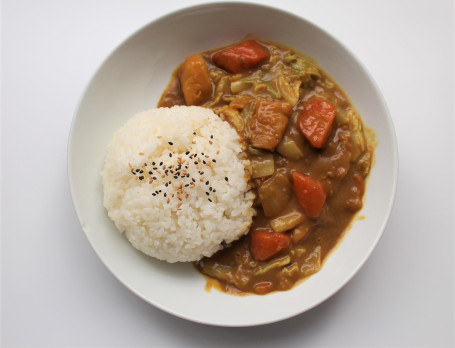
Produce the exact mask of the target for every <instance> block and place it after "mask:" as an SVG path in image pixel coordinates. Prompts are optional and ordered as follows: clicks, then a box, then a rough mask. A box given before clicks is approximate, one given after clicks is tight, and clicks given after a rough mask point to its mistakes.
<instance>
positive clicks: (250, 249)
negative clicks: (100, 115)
mask: <svg viewBox="0 0 455 348" xmlns="http://www.w3.org/2000/svg"><path fill="white" fill-rule="evenodd" d="M173 105H200V106H204V107H208V108H211V109H212V110H213V111H214V112H215V113H216V114H218V115H219V116H220V117H222V118H223V119H225V120H226V121H228V122H229V123H230V124H231V125H232V126H233V127H234V128H235V129H236V130H237V132H238V133H239V135H240V136H241V139H242V142H243V144H244V147H245V150H246V152H247V154H248V156H249V158H250V160H251V163H252V174H251V180H250V182H251V186H252V189H253V190H254V191H255V193H256V200H255V207H256V210H257V216H256V217H255V218H254V221H253V224H252V226H251V228H250V232H249V233H248V235H246V236H244V237H242V238H241V239H240V240H238V241H236V242H234V243H232V244H230V245H226V247H225V248H224V249H223V250H221V251H219V252H218V253H217V254H215V255H214V256H212V257H210V258H204V259H202V260H200V261H198V262H196V263H195V266H196V267H197V269H198V270H200V272H202V273H203V274H204V275H207V276H209V277H210V278H214V279H216V280H217V281H218V282H219V283H218V285H219V286H218V287H219V288H221V289H222V290H224V291H227V292H230V293H256V294H266V293H269V292H271V291H279V290H288V289H290V288H291V287H293V285H295V284H296V283H297V282H299V281H301V280H302V279H304V278H306V277H308V276H310V275H311V274H314V273H315V272H317V271H318V270H319V269H320V267H321V264H322V262H323V260H324V259H325V258H326V256H327V255H328V254H329V252H330V251H331V250H332V249H333V248H334V247H335V246H336V244H337V242H338V241H339V240H340V239H341V237H342V236H343V233H344V231H345V230H346V229H347V228H348V226H349V224H350V223H351V221H352V220H353V218H354V216H355V214H356V212H357V211H358V210H359V209H360V208H361V207H362V197H363V194H364V190H365V179H366V177H367V175H368V172H369V170H370V166H371V160H372V154H373V151H372V148H371V146H369V145H368V143H367V141H366V138H365V133H364V130H363V124H362V120H361V119H360V116H359V114H358V113H357V111H356V110H355V109H354V108H353V106H352V105H351V104H350V102H349V100H348V98H347V97H346V95H345V93H344V92H343V90H342V89H341V88H340V87H339V86H338V85H337V84H336V83H335V82H334V81H333V80H332V79H331V78H330V77H329V76H328V75H327V74H326V73H325V72H324V71H323V70H322V69H321V68H320V67H319V66H318V65H317V64H316V62H315V61H313V60H311V59H310V58H308V57H306V56H305V55H303V54H300V53H298V52H296V51H294V50H292V49H290V48H287V47H285V46H283V45H281V44H277V43H271V42H266V41H262V40H257V39H246V40H244V41H242V42H240V43H236V44H233V45H231V46H229V47H225V48H222V49H216V50H211V51H207V52H203V53H201V54H196V55H193V56H190V57H188V58H186V60H185V61H184V62H183V64H182V65H180V66H179V67H178V68H177V69H176V70H175V72H174V74H173V76H172V79H171V81H170V83H169V85H168V87H167V88H166V90H165V91H164V93H163V95H162V97H161V100H160V101H159V104H158V106H160V107H162V106H173Z"/></svg>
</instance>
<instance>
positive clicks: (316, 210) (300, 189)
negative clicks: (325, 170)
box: [292, 172, 327, 218]
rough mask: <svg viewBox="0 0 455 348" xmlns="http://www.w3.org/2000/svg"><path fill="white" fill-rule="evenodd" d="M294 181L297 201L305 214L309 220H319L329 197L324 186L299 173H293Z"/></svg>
mask: <svg viewBox="0 0 455 348" xmlns="http://www.w3.org/2000/svg"><path fill="white" fill-rule="evenodd" d="M292 179H293V180H294V190H295V194H296V196H297V201H298V202H299V204H300V207H301V208H302V211H303V213H304V214H305V215H306V216H307V217H309V218H317V217H318V216H319V215H320V214H321V210H322V207H323V206H324V203H325V199H326V197H327V194H326V192H325V187H324V184H323V183H322V182H320V181H319V180H316V179H313V178H311V177H309V176H308V175H304V174H301V173H299V172H293V173H292Z"/></svg>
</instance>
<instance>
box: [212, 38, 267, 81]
mask: <svg viewBox="0 0 455 348" xmlns="http://www.w3.org/2000/svg"><path fill="white" fill-rule="evenodd" d="M269 56H270V54H269V51H268V50H267V48H265V47H264V46H262V45H260V44H258V43H257V42H256V41H255V40H252V39H250V40H246V41H244V42H242V43H241V44H238V45H237V46H234V47H230V48H227V49H225V50H222V51H220V52H217V53H215V54H214V55H213V57H212V59H213V62H214V63H215V64H216V65H218V66H219V67H221V68H223V69H225V70H227V71H229V72H230V73H234V74H235V73H242V72H245V71H248V70H250V69H251V68H254V67H256V66H257V65H258V64H260V63H262V62H263V61H265V60H267V59H268V58H269Z"/></svg>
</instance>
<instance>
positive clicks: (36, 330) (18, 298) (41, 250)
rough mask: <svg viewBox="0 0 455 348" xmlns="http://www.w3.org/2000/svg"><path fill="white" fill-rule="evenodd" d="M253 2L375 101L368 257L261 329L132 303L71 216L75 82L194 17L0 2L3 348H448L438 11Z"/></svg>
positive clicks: (449, 84) (449, 223)
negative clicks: (382, 180) (382, 207)
mask: <svg viewBox="0 0 455 348" xmlns="http://www.w3.org/2000/svg"><path fill="white" fill-rule="evenodd" d="M257 2H260V3H265V4H269V5H271V6H275V7H280V8H282V9H284V10H287V11H290V12H293V13H296V14H298V15H300V16H302V17H305V18H306V19H308V20H310V21H312V22H313V23H315V24H316V25H318V26H320V27H323V28H324V29H325V30H327V31H328V32H329V33H330V34H332V35H333V36H335V37H336V38H337V39H339V40H340V41H341V42H342V43H344V44H345V45H346V46H347V47H348V48H349V49H350V50H351V51H352V52H354V54H355V55H356V56H357V57H358V58H359V60H360V61H361V62H362V63H364V65H365V66H366V67H367V69H368V70H369V72H370V73H371V74H372V76H373V78H374V79H375V80H376V82H377V84H378V86H379V88H380V89H381V90H382V92H383V94H384V97H385V99H386V102H387V103H388V106H389V109H390V112H391V115H392V118H393V121H394V124H395V129H396V133H397V139H398V146H399V161H400V170H399V180H398V191H397V196H396V201H395V206H394V209H393V212H392V215H391V218H390V221H389V224H388V226H387V228H386V230H385V232H384V235H383V238H382V239H381V241H380V242H379V244H378V246H377V248H376V250H375V251H374V253H373V254H372V256H371V258H370V259H369V260H368V262H367V263H366V264H365V266H364V267H363V268H362V269H361V270H360V272H359V273H358V274H357V275H356V276H355V277H354V279H352V281H351V282H350V283H349V284H348V285H347V286H345V287H344V288H343V289H342V290H341V291H339V292H338V293H337V294H336V295H334V296H333V297H332V298H330V299H329V300H328V301H326V302H325V303H323V304H321V305H320V306H318V307H316V308H315V309H313V310H310V311H309V312H307V313H304V314H303V315H300V316H298V317H295V318H292V319H289V320H286V321H282V322H279V323H275V324H270V325H266V326H262V327H254V328H219V327H210V326H204V325H200V324H195V323H192V322H188V321H185V320H182V319H179V318H175V317H173V316H171V315H169V314H166V313H163V312H161V311H160V310H158V309H156V308H154V307H152V306H150V305H148V304H147V303H145V302H144V301H142V300H141V299H139V298H137V297H136V296H135V295H133V294H132V293H130V292H129V290H127V289H126V288H125V287H124V286H123V285H122V284H120V283H119V282H118V281H117V280H116V279H115V278H114V277H113V276H112V275H111V274H110V273H109V271H108V270H107V269H106V268H105V266H104V265H103V264H102V263H101V261H100V260H99V259H98V258H97V256H96V255H95V253H94V251H93V250H92V248H91V246H90V244H89V243H88V241H87V239H86V237H85V235H84V233H83V231H82V229H81V227H80V225H79V222H78V220H77V217H76V214H75V212H74V209H73V205H72V201H71V196H70V193H69V188H68V180H67V172H66V160H67V159H66V151H67V139H68V134H69V130H70V125H71V120H72V117H73V113H74V111H75V108H76V106H77V102H78V100H79V98H80V96H81V94H82V92H83V90H84V87H85V86H86V84H87V83H88V81H89V79H90V77H91V76H92V75H93V73H94V72H95V70H96V69H97V67H98V66H99V65H100V64H101V62H102V61H103V60H104V59H105V58H106V57H107V55H108V54H109V53H110V52H111V51H112V50H113V49H114V48H115V47H116V46H117V45H118V44H119V43H120V42H121V41H123V40H124V39H125V38H127V37H128V36H129V35H131V34H132V33H133V32H134V31H136V30H137V29H139V28H140V27H142V26H143V25H145V24H147V23H148V22H149V21H151V20H153V19H155V18H157V17H160V16H162V15H164V14H166V13H169V12H170V11H173V10H176V9H180V8H182V7H185V6H188V5H191V4H196V3H202V2H201V1H183V0H180V1H160V2H155V1H151V0H148V1H145V0H144V1H140V0H131V1H127V0H124V1H120V0H94V1H88V0H85V1H81V0H66V1H58V0H48V1H25V0H14V1H13V0H10V1H6V0H5V1H2V3H1V5H2V7H1V35H2V36H1V83H2V84H1V213H2V215H1V234H2V239H1V267H2V268H1V337H2V345H3V346H5V347H14V346H24V347H25V346H44V347H48V346H53V347H61V346H65V347H69V346H78V347H85V346H108V347H112V346H119V347H133V346H150V347H203V346H205V347H231V346H248V347H261V348H262V347H277V346H279V347H297V346H302V347H303V346H309V347H316V346H345V347H354V346H361V347H367V346H381V347H385V346H387V347H390V346H397V347H406V346H428V347H444V346H454V344H455V341H454V326H455V323H454V218H453V216H454V142H453V137H454V2H453V1H450V0H447V1H443V0H439V1H438V0H428V1H411V0H407V1H404V0H400V1H394V0H381V1H362V0H346V1H336V0H322V1H314V0H304V1H286V0H281V1H276V2H274V1H257ZM164 34H165V33H163V35H164ZM189 300H191V299H189ZM222 310H223V309H222V308H220V311H222Z"/></svg>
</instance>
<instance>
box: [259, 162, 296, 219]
mask: <svg viewBox="0 0 455 348" xmlns="http://www.w3.org/2000/svg"><path fill="white" fill-rule="evenodd" d="M258 194H259V200H260V201H261V204H262V209H263V210H264V215H265V216H266V217H268V218H273V217H276V216H278V215H279V214H280V213H281V212H282V211H283V209H284V208H285V207H286V205H287V204H288V202H289V200H290V199H291V196H292V186H291V181H290V180H289V177H288V175H287V173H286V172H283V171H277V172H276V173H275V174H273V176H272V177H271V178H270V179H267V180H266V181H264V182H263V184H262V185H261V186H260V187H259V189H258Z"/></svg>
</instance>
